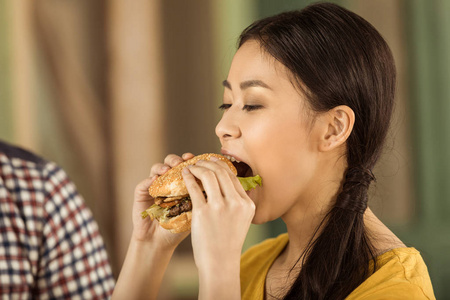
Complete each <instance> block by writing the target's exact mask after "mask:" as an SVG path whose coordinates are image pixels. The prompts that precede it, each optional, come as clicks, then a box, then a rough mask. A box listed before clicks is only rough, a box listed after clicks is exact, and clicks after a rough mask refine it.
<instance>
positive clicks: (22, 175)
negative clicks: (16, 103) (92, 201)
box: [0, 142, 114, 299]
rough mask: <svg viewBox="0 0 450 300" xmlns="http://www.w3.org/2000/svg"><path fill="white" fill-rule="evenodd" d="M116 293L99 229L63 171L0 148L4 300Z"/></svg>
mask: <svg viewBox="0 0 450 300" xmlns="http://www.w3.org/2000/svg"><path fill="white" fill-rule="evenodd" d="M113 288H114V279H113V276H112V272H111V268H110V266H109V263H108V257H107V254H106V250H105V247H104V244H103V240H102V238H101V236H100V234H99V231H98V227H97V224H96V223H95V221H94V219H93V217H92V214H91V212H90V210H89V209H88V208H87V207H86V206H85V204H84V202H83V199H82V197H81V196H80V195H79V194H78V192H77V190H76V187H75V185H74V184H73V183H72V182H71V181H70V179H69V178H68V177H67V174H66V173H65V172H64V170H62V169H61V168H60V167H58V166H57V165H55V164H54V163H51V162H47V161H45V160H43V159H41V158H39V157H37V156H35V155H33V154H32V153H29V152H27V151H25V150H22V149H20V148H16V147H13V146H11V145H7V144H4V143H2V142H0V297H1V299H105V298H109V297H110V296H111V294H112V291H113Z"/></svg>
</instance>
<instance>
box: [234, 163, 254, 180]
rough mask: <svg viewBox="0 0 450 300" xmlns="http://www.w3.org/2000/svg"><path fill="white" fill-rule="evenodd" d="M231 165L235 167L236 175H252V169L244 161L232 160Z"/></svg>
mask: <svg viewBox="0 0 450 300" xmlns="http://www.w3.org/2000/svg"><path fill="white" fill-rule="evenodd" d="M233 165H234V166H235V167H236V170H237V173H238V176H240V177H248V176H253V172H252V169H251V168H250V167H249V166H248V165H247V164H246V163H242V162H241V163H238V162H233Z"/></svg>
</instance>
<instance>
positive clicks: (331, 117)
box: [319, 105, 355, 152]
mask: <svg viewBox="0 0 450 300" xmlns="http://www.w3.org/2000/svg"><path fill="white" fill-rule="evenodd" d="M322 118H323V120H322V121H323V122H322V124H323V125H325V126H323V127H322V128H323V133H322V135H321V140H320V144H319V150H320V151H322V152H326V151H330V150H333V149H336V148H337V147H339V146H341V145H343V144H345V142H346V141H347V139H348V137H349V136H350V133H351V132H352V130H353V125H354V124H355V113H354V112H353V110H352V109H351V108H350V107H348V106H346V105H340V106H336V107H335V108H333V109H331V110H329V111H328V112H326V113H324V114H323V115H322Z"/></svg>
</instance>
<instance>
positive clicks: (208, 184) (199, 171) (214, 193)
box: [188, 161, 223, 202]
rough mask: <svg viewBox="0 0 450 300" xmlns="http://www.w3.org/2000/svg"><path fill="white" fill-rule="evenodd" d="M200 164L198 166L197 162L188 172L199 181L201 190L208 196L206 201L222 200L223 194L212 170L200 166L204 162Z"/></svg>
mask: <svg viewBox="0 0 450 300" xmlns="http://www.w3.org/2000/svg"><path fill="white" fill-rule="evenodd" d="M200 162H201V163H200V164H199V163H198V162H197V163H196V164H195V165H191V166H189V167H188V168H189V171H190V172H191V173H192V174H193V175H194V176H195V177H196V178H198V179H199V180H200V181H201V183H202V185H203V189H204V190H205V192H206V195H207V196H208V198H207V201H208V202H209V201H210V200H218V199H223V194H222V191H221V189H220V185H219V182H218V180H217V176H216V174H215V172H214V171H213V170H212V169H209V168H205V167H203V166H201V164H202V163H203V162H204V161H200Z"/></svg>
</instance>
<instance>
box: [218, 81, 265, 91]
mask: <svg viewBox="0 0 450 300" xmlns="http://www.w3.org/2000/svg"><path fill="white" fill-rule="evenodd" d="M222 85H223V86H224V87H226V88H228V89H230V90H232V88H231V84H230V83H229V82H228V80H226V79H225V80H224V81H223V82H222ZM240 87H241V90H245V89H248V88H250V87H263V88H266V89H269V90H271V88H270V87H269V86H268V85H267V84H266V83H264V81H261V80H257V79H254V80H247V81H243V82H241V84H240Z"/></svg>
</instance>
